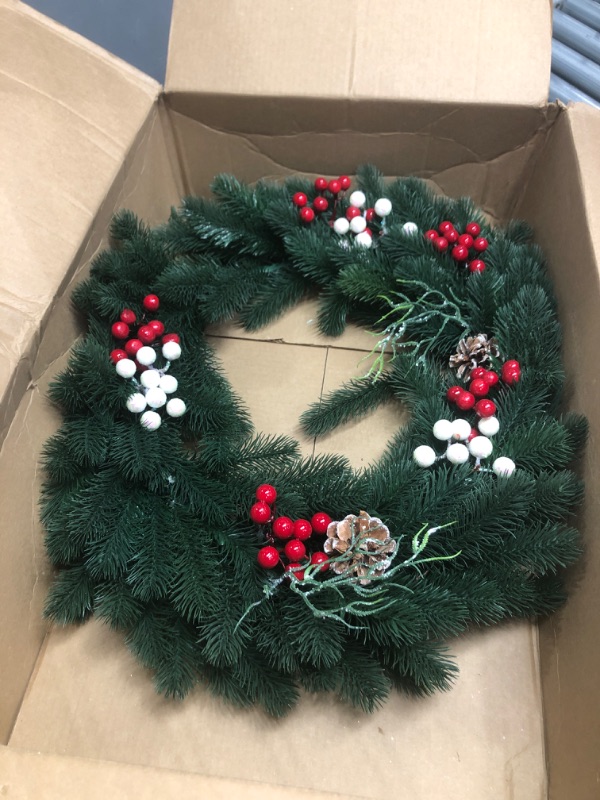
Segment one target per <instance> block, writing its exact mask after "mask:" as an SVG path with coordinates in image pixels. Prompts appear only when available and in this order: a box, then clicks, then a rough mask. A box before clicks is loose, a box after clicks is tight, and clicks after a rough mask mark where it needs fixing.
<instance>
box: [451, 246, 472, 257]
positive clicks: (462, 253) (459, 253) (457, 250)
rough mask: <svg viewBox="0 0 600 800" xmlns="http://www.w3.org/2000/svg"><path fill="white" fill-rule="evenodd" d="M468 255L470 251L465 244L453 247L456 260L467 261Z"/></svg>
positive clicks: (453, 255)
mask: <svg viewBox="0 0 600 800" xmlns="http://www.w3.org/2000/svg"><path fill="white" fill-rule="evenodd" d="M468 257H469V251H468V250H467V248H466V247H465V246H464V245H462V244H457V245H456V247H453V248H452V258H453V259H454V260H455V261H466V260H467V258H468Z"/></svg>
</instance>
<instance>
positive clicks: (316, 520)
mask: <svg viewBox="0 0 600 800" xmlns="http://www.w3.org/2000/svg"><path fill="white" fill-rule="evenodd" d="M331 521H332V520H331V517H330V516H329V514H326V513H325V512H324V511H318V512H317V513H316V514H313V516H312V519H311V521H310V524H311V525H312V528H313V531H314V532H315V533H327V528H328V527H329V523H330V522H331Z"/></svg>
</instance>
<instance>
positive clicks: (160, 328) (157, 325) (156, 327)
mask: <svg viewBox="0 0 600 800" xmlns="http://www.w3.org/2000/svg"><path fill="white" fill-rule="evenodd" d="M148 327H149V328H152V330H153V331H154V333H155V334H156V335H157V336H162V335H163V333H164V332H165V326H164V325H163V324H162V322H161V321H160V320H159V319H153V320H151V321H150V322H149V323H148Z"/></svg>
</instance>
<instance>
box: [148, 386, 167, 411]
mask: <svg viewBox="0 0 600 800" xmlns="http://www.w3.org/2000/svg"><path fill="white" fill-rule="evenodd" d="M146 402H147V403H148V405H149V406H150V408H161V407H162V406H164V404H165V403H166V402H167V395H166V394H165V393H164V392H163V390H162V389H159V388H158V386H155V387H154V388H153V389H148V391H147V392H146Z"/></svg>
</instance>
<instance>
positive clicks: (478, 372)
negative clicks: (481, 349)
mask: <svg viewBox="0 0 600 800" xmlns="http://www.w3.org/2000/svg"><path fill="white" fill-rule="evenodd" d="M484 375H485V369H484V368H483V367H475V369H472V370H471V379H472V380H473V379H475V378H483V376H484Z"/></svg>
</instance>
